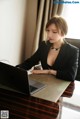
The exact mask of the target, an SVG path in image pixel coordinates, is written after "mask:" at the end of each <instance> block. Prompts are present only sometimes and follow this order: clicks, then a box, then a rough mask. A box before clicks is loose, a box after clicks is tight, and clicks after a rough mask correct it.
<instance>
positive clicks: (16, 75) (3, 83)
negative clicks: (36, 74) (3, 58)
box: [0, 62, 30, 95]
mask: <svg viewBox="0 0 80 119" xmlns="http://www.w3.org/2000/svg"><path fill="white" fill-rule="evenodd" d="M0 88H4V89H6V90H9V89H10V90H12V91H16V92H20V93H23V94H26V95H30V92H29V83H28V75H27V71H25V70H23V69H20V68H17V67H14V66H11V65H9V64H5V63H2V62H0Z"/></svg>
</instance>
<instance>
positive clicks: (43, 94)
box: [29, 74, 71, 102]
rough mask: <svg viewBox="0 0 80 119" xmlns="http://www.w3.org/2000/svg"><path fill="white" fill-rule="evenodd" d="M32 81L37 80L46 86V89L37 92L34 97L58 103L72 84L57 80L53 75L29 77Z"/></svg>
mask: <svg viewBox="0 0 80 119" xmlns="http://www.w3.org/2000/svg"><path fill="white" fill-rule="evenodd" d="M29 78H30V79H33V80H37V81H39V82H42V83H44V84H46V87H45V88H43V89H41V90H40V91H38V92H36V93H35V94H33V95H32V96H34V97H38V98H41V99H44V100H48V101H52V102H57V101H58V99H59V98H60V96H61V95H62V94H63V92H64V91H65V89H66V88H67V87H68V86H69V84H70V83H71V82H69V81H64V80H60V79H57V78H55V77H54V76H52V75H41V74H40V75H34V74H31V75H29Z"/></svg>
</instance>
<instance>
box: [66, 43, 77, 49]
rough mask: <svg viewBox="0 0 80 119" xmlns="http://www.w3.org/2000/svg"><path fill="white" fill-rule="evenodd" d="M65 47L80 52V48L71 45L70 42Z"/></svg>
mask: <svg viewBox="0 0 80 119" xmlns="http://www.w3.org/2000/svg"><path fill="white" fill-rule="evenodd" d="M65 47H66V48H67V49H68V50H70V51H71V50H72V51H77V50H79V48H78V47H76V46H75V45H72V44H71V43H69V42H66V43H65Z"/></svg>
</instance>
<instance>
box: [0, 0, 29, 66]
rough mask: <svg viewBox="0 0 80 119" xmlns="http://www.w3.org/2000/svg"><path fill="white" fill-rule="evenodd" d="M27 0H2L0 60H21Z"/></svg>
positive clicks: (12, 62)
mask: <svg viewBox="0 0 80 119" xmlns="http://www.w3.org/2000/svg"><path fill="white" fill-rule="evenodd" d="M26 1H27V0H0V61H2V60H3V61H4V62H7V63H9V64H12V65H16V64H17V63H19V62H20V60H21V59H20V57H21V50H22V49H21V47H22V43H23V26H24V18H25V8H26Z"/></svg>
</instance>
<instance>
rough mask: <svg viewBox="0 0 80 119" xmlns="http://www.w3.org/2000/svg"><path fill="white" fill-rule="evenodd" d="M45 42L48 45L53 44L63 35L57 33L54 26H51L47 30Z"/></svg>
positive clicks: (59, 32)
mask: <svg viewBox="0 0 80 119" xmlns="http://www.w3.org/2000/svg"><path fill="white" fill-rule="evenodd" d="M46 32H47V40H48V41H49V42H50V43H55V42H57V41H59V40H61V39H62V38H63V35H62V34H61V30H59V31H58V29H57V27H56V26H55V24H51V25H50V26H49V27H48V28H47V29H46Z"/></svg>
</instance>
